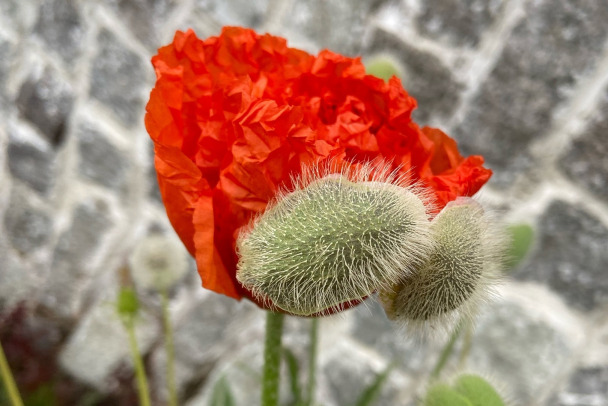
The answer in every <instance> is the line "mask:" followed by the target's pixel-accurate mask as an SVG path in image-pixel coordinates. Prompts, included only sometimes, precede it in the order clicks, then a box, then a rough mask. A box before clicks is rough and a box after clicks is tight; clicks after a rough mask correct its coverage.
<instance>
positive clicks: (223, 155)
mask: <svg viewBox="0 0 608 406" xmlns="http://www.w3.org/2000/svg"><path fill="white" fill-rule="evenodd" d="M152 64H153V65H154V68H155V70H156V75H157V81H156V86H155V87H154V89H152V92H151V94H150V101H149V102H148V105H147V108H146V110H147V114H146V128H147V130H148V132H149V134H150V137H151V138H152V140H153V141H154V148H155V165H156V170H157V174H158V182H159V186H160V191H161V194H162V197H163V201H164V203H165V207H166V209H167V214H168V216H169V219H170V221H171V223H172V224H173V227H174V228H175V230H176V231H177V234H178V235H179V236H180V238H181V239H182V241H183V242H184V244H185V245H186V247H187V248H188V250H189V251H190V253H191V254H192V255H193V256H194V257H195V258H196V262H197V266H198V270H199V273H200V275H201V278H202V281H203V286H204V287H206V288H207V289H211V290H214V291H216V292H218V293H223V294H225V295H228V296H231V297H233V298H237V299H238V298H241V297H248V298H250V299H252V300H255V299H253V298H252V297H251V294H250V292H248V291H247V290H246V289H245V288H243V287H242V286H241V285H240V284H239V283H238V282H237V280H236V263H237V255H236V253H235V241H236V237H237V235H238V233H239V230H240V229H241V228H242V227H244V226H246V225H247V224H248V222H249V221H250V220H251V219H252V217H253V216H254V215H255V214H256V213H259V212H261V211H263V210H264V209H265V208H266V205H267V203H268V202H269V201H270V200H271V199H272V198H273V197H274V196H275V193H276V192H277V190H278V189H279V188H280V187H282V186H289V184H288V183H289V182H290V175H296V174H298V173H299V172H300V171H301V167H302V165H309V164H313V163H315V162H318V161H321V160H326V159H329V158H332V159H337V160H339V161H342V162H347V163H348V162H350V163H357V162H363V161H368V160H372V159H376V158H379V159H386V160H390V161H392V162H393V165H395V167H397V166H400V167H401V170H402V171H410V173H411V175H412V176H413V177H414V179H415V180H420V181H421V182H422V183H423V184H425V185H426V186H427V187H429V188H430V189H431V190H433V191H434V192H435V195H436V199H437V203H438V205H439V208H441V207H443V206H444V205H445V204H446V203H447V202H449V201H451V200H454V199H455V198H456V197H457V196H471V195H472V194H474V193H475V192H477V190H479V188H480V187H481V186H482V185H483V184H484V183H485V182H486V181H487V180H488V179H489V177H490V175H491V172H490V170H488V169H485V168H483V166H482V164H483V158H482V157H480V156H471V157H468V158H466V159H465V158H463V157H462V156H461V155H460V154H459V153H458V149H457V147H456V143H455V141H454V140H452V139H451V138H449V137H448V136H447V135H445V134H444V133H443V132H441V131H440V130H438V129H433V128H428V127H425V128H422V129H421V128H419V127H418V125H416V123H414V122H413V121H412V119H411V113H412V110H413V109H414V108H415V107H416V101H415V100H414V99H413V98H412V97H410V96H409V95H408V94H407V92H406V91H405V90H404V89H403V87H402V85H401V82H400V81H399V79H397V78H396V77H393V78H391V79H390V80H389V81H388V83H386V82H384V81H383V80H382V79H378V78H376V77H373V76H370V75H366V74H365V68H364V66H363V65H362V63H361V61H360V59H359V58H354V59H353V58H347V57H344V56H342V55H338V54H335V53H333V52H331V51H327V50H325V51H322V52H321V53H319V55H317V56H313V55H310V54H308V53H306V52H304V51H301V50H298V49H294V48H288V47H287V45H286V41H285V39H283V38H279V37H274V36H271V35H268V34H265V35H258V34H256V33H255V32H254V31H252V30H250V29H245V28H239V27H227V28H224V29H223V30H222V33H221V35H220V36H219V37H210V38H208V39H206V40H201V39H199V38H197V37H196V35H195V34H194V32H193V31H191V30H189V31H188V32H185V33H184V32H177V34H176V35H175V39H174V40H173V43H172V44H170V45H167V46H165V47H163V48H160V49H159V52H158V55H156V56H154V57H153V58H152ZM258 304H260V305H261V306H264V304H263V303H258Z"/></svg>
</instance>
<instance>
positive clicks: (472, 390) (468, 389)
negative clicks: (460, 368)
mask: <svg viewBox="0 0 608 406" xmlns="http://www.w3.org/2000/svg"><path fill="white" fill-rule="evenodd" d="M454 388H455V389H456V391H457V392H459V393H461V394H462V395H464V396H466V398H467V399H469V401H470V402H471V405H472V406H505V402H504V401H503V400H502V399H501V397H500V395H499V394H498V393H497V392H496V390H495V389H494V387H492V385H490V383H489V382H488V381H486V380H485V379H483V378H482V377H480V376H477V375H470V374H467V375H462V376H460V377H459V378H458V380H457V381H456V384H455V385H454Z"/></svg>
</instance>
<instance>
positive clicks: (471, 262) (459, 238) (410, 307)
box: [379, 198, 504, 331]
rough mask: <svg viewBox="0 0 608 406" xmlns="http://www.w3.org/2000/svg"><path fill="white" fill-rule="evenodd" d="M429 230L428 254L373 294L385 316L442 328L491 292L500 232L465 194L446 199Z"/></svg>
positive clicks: (498, 261) (497, 267)
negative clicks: (412, 269)
mask: <svg viewBox="0 0 608 406" xmlns="http://www.w3.org/2000/svg"><path fill="white" fill-rule="evenodd" d="M431 231H432V238H433V239H434V240H435V246H434V247H435V248H434V251H433V252H432V253H431V255H430V256H429V257H428V260H427V261H426V262H425V263H424V264H423V265H422V266H420V267H419V268H418V269H417V270H416V271H415V272H414V273H410V274H409V275H408V276H406V277H405V278H403V279H402V280H401V282H400V283H398V284H396V285H395V286H393V288H392V289H387V290H384V291H381V292H380V294H379V297H380V301H381V303H382V304H383V306H384V309H385V311H386V313H387V315H388V317H389V318H391V319H393V320H397V321H402V322H404V323H406V324H408V325H410V326H411V327H425V326H428V325H430V327H432V329H431V330H433V331H447V330H449V329H450V328H451V327H452V326H453V324H454V322H455V321H456V320H458V319H460V317H462V316H470V315H471V314H472V313H473V311H474V310H475V309H476V308H477V306H478V304H479V302H480V301H483V300H484V299H485V298H486V297H487V296H488V294H489V293H490V292H491V287H492V286H493V285H494V283H495V282H496V279H497V278H498V276H499V275H500V272H499V271H500V268H501V266H502V264H503V259H502V256H503V253H504V238H503V234H502V233H501V232H500V231H499V229H498V228H497V227H495V226H494V222H493V221H492V219H491V218H489V216H488V215H487V214H486V213H485V212H484V210H483V208H482V207H481V206H480V205H479V204H478V203H477V202H475V201H474V200H473V199H471V198H458V199H457V200H456V201H453V202H450V203H448V205H446V207H445V208H444V209H443V210H442V211H441V212H440V213H439V214H438V215H437V216H436V217H435V218H434V219H433V221H432V222H431Z"/></svg>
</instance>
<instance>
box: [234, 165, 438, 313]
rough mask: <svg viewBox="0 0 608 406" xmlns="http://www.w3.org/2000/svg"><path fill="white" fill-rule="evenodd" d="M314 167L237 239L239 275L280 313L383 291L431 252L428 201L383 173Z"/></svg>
mask: <svg viewBox="0 0 608 406" xmlns="http://www.w3.org/2000/svg"><path fill="white" fill-rule="evenodd" d="M319 172H320V171H319V170H312V171H310V172H308V173H306V174H305V175H304V177H303V178H302V179H301V180H300V181H299V182H298V186H297V187H296V188H295V190H294V191H292V192H290V193H288V194H284V195H282V196H281V197H280V198H279V199H277V201H276V203H274V204H273V205H272V206H271V207H270V208H268V209H267V210H266V211H265V212H264V213H263V214H262V215H261V216H260V217H259V218H257V219H256V221H254V223H253V226H252V227H251V228H250V229H249V230H248V231H247V232H244V233H242V234H241V235H240V236H239V238H238V240H237V248H238V253H239V255H240V261H239V264H238V271H237V278H238V280H239V281H240V282H241V283H242V284H243V286H245V287H247V288H248V289H250V290H251V291H252V292H253V293H254V294H255V295H258V296H259V297H260V298H268V299H270V300H271V301H272V303H273V304H274V305H275V306H277V307H278V308H279V309H282V310H284V311H287V312H290V313H294V314H300V315H311V314H315V313H319V312H323V311H324V310H326V309H328V308H330V307H334V306H339V305H340V304H342V303H345V302H347V301H350V300H356V299H360V298H364V297H366V296H369V295H371V294H372V293H374V292H375V291H377V290H378V289H387V288H390V287H391V286H392V285H394V283H395V281H398V280H400V279H401V278H402V277H403V276H404V275H408V274H409V273H410V272H412V271H413V270H414V269H417V268H419V267H420V266H421V265H422V264H423V263H424V261H425V260H426V258H428V255H429V253H430V252H431V250H432V240H431V239H430V238H429V237H430V222H429V220H428V213H427V207H428V205H427V204H425V202H426V200H427V199H426V197H425V195H424V193H421V191H420V189H417V188H415V187H411V186H410V187H404V186H403V185H404V183H405V181H404V180H403V179H402V178H395V176H394V174H392V173H389V172H388V170H380V171H375V172H373V173H372V167H370V166H366V167H364V168H363V170H361V171H359V172H358V173H356V174H354V175H353V174H348V175H347V174H346V173H342V174H327V173H325V174H323V173H319Z"/></svg>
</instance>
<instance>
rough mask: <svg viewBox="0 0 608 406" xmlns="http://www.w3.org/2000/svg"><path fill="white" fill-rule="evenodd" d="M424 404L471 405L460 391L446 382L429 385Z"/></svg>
mask: <svg viewBox="0 0 608 406" xmlns="http://www.w3.org/2000/svg"><path fill="white" fill-rule="evenodd" d="M423 405H424V406H473V404H472V403H471V402H469V401H468V400H467V398H465V397H464V396H462V395H461V394H460V393H458V392H456V391H455V390H454V389H452V388H450V387H449V386H448V385H446V384H437V385H434V386H432V387H431V389H429V391H428V392H427V394H426V397H425V398H424V403H423ZM488 406H489V405H488Z"/></svg>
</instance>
